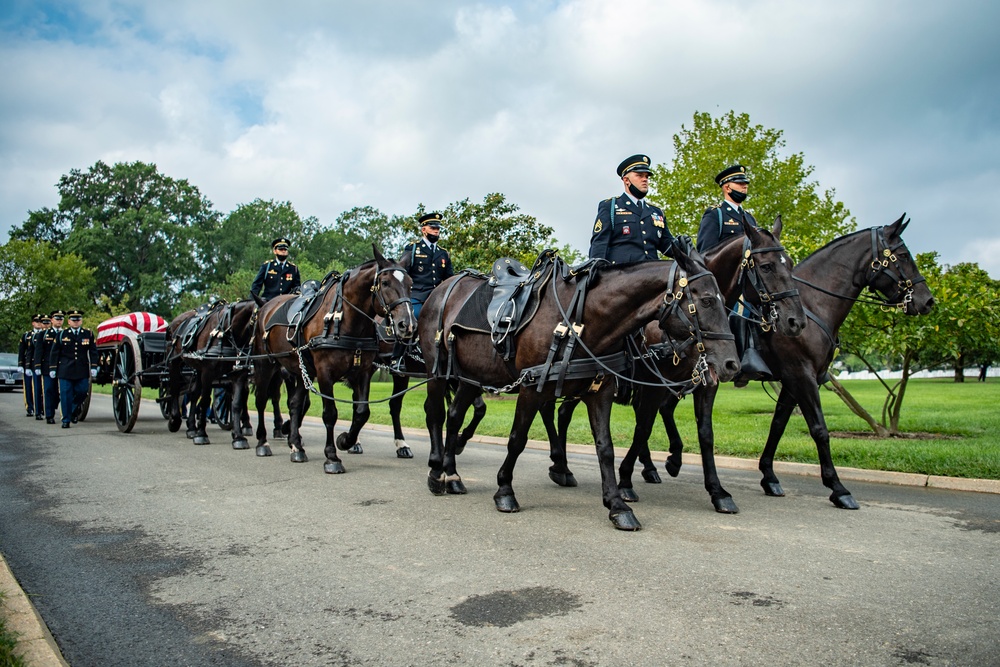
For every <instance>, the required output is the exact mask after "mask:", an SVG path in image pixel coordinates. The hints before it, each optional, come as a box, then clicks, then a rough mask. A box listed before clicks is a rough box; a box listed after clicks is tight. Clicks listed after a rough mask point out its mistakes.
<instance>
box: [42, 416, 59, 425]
mask: <svg viewBox="0 0 1000 667" xmlns="http://www.w3.org/2000/svg"><path fill="white" fill-rule="evenodd" d="M45 423H46V424H55V423H56V420H55V418H54V417H46V418H45Z"/></svg>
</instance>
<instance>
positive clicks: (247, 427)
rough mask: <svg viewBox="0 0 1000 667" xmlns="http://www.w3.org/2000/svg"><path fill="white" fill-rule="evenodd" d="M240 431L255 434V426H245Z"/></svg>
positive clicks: (244, 433)
mask: <svg viewBox="0 0 1000 667" xmlns="http://www.w3.org/2000/svg"><path fill="white" fill-rule="evenodd" d="M240 432H241V433H243V435H253V427H252V426H244V427H243V428H242V429H240Z"/></svg>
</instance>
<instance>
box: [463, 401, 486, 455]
mask: <svg viewBox="0 0 1000 667" xmlns="http://www.w3.org/2000/svg"><path fill="white" fill-rule="evenodd" d="M485 416H486V401H484V400H483V395H482V393H480V394H478V395H477V396H476V397H475V398H474V399H473V400H472V419H471V420H470V421H469V425H468V426H466V427H465V428H463V429H462V432H461V433H460V434H459V436H458V442H457V443H456V444H455V456H458V455H459V454H461V453H462V452H463V451H465V446H466V445H467V444H469V440H472V436H474V435H475V434H476V427H478V426H479V422H481V421H483V417H485Z"/></svg>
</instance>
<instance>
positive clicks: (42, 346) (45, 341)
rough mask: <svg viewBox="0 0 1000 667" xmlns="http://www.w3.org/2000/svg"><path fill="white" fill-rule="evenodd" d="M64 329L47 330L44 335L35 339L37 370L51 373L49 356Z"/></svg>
mask: <svg viewBox="0 0 1000 667" xmlns="http://www.w3.org/2000/svg"><path fill="white" fill-rule="evenodd" d="M60 332H62V329H45V330H44V331H43V332H42V335H41V336H39V337H38V338H36V339H35V368H37V369H39V370H41V371H42V372H43V373H46V374H48V372H49V355H50V354H51V353H52V346H53V345H55V343H56V339H58V338H59V334H60Z"/></svg>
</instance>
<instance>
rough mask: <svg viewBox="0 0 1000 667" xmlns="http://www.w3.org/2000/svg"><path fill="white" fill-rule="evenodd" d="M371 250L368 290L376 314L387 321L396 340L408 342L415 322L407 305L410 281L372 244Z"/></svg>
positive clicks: (411, 282) (398, 265)
mask: <svg viewBox="0 0 1000 667" xmlns="http://www.w3.org/2000/svg"><path fill="white" fill-rule="evenodd" d="M372 251H373V253H374V255H375V264H376V267H377V270H376V272H375V277H374V278H373V279H372V287H371V291H372V296H373V298H374V299H375V302H376V312H377V314H379V315H382V316H383V317H385V318H386V319H387V320H388V321H389V323H390V324H391V325H392V328H393V331H394V333H395V334H396V337H397V338H399V339H400V340H411V339H412V338H413V337H414V336H415V335H416V333H417V320H416V318H414V317H413V304H411V303H410V288H412V287H413V279H412V278H410V274H408V273H407V272H406V268H405V267H404V266H403V265H402V264H400V263H398V262H396V261H395V260H392V259H386V258H385V257H384V256H383V255H382V253H381V251H379V249H378V246H376V245H375V244H374V243H373V244H372Z"/></svg>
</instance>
